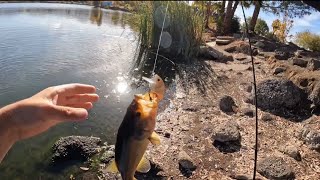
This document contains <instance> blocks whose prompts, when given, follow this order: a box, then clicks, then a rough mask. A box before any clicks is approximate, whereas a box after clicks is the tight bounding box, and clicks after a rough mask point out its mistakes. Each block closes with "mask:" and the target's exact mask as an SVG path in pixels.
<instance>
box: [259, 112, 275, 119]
mask: <svg viewBox="0 0 320 180" xmlns="http://www.w3.org/2000/svg"><path fill="white" fill-rule="evenodd" d="M261 120H262V121H271V120H273V117H272V115H271V114H269V113H263V114H262V115H261Z"/></svg>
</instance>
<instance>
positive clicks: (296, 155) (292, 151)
mask: <svg viewBox="0 0 320 180" xmlns="http://www.w3.org/2000/svg"><path fill="white" fill-rule="evenodd" d="M280 151H281V152H282V153H284V154H286V155H288V156H290V157H292V158H293V159H295V160H297V161H301V154H300V152H299V150H298V148H297V147H295V146H292V145H285V146H282V147H281V148H280Z"/></svg>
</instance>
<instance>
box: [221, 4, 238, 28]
mask: <svg viewBox="0 0 320 180" xmlns="http://www.w3.org/2000/svg"><path fill="white" fill-rule="evenodd" d="M238 4H239V1H236V2H235V3H234V4H233V1H228V5H227V12H226V15H225V17H224V21H223V31H224V34H229V33H230V32H231V22H232V18H233V16H234V12H235V11H236V9H237V6H238Z"/></svg>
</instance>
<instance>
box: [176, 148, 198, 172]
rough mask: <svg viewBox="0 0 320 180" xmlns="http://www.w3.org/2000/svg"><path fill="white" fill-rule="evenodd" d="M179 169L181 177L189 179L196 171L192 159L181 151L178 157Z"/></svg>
mask: <svg viewBox="0 0 320 180" xmlns="http://www.w3.org/2000/svg"><path fill="white" fill-rule="evenodd" d="M178 162H179V169H180V171H181V172H182V174H183V175H185V176H187V177H189V176H191V175H192V171H194V170H196V168H197V166H196V165H195V163H194V161H193V159H192V158H191V157H190V156H189V155H188V154H187V153H186V152H185V151H183V150H181V151H180V152H179V155H178Z"/></svg>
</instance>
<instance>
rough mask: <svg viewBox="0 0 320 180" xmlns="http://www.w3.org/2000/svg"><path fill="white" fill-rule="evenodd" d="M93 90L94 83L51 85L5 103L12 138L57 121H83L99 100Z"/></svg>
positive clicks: (28, 135) (38, 129)
mask: <svg viewBox="0 0 320 180" xmlns="http://www.w3.org/2000/svg"><path fill="white" fill-rule="evenodd" d="M95 91H96V89H95V87H94V86H91V85H85V84H65V85H60V86H53V87H49V88H46V89H44V90H43V91H41V92H39V93H37V94H35V95H34V96H32V97H30V98H27V99H24V100H22V101H19V102H16V103H14V104H11V105H9V106H6V107H5V108H7V111H6V112H7V117H8V118H7V119H8V120H10V121H11V122H10V124H11V126H10V127H11V128H12V129H13V130H14V131H13V132H14V133H15V134H16V136H15V139H16V141H17V140H21V139H25V138H29V137H32V136H35V135H37V134H40V133H42V132H44V131H46V130H48V129H49V128H50V127H52V126H54V125H56V124H58V123H60V122H64V121H82V120H85V119H86V118H87V116H88V111H87V110H89V109H91V108H92V107H93V104H92V103H93V102H96V101H97V100H98V99H99V96H98V95H97V94H96V93H95Z"/></svg>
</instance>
